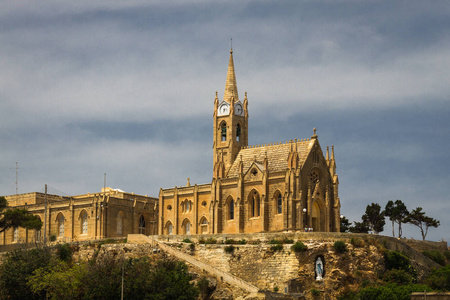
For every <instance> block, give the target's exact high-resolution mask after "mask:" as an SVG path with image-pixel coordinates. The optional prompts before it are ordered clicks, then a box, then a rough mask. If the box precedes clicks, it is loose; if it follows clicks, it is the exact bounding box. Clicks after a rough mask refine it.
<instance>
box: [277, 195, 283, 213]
mask: <svg viewBox="0 0 450 300" xmlns="http://www.w3.org/2000/svg"><path fill="white" fill-rule="evenodd" d="M282 212H283V199H282V197H281V194H278V197H277V213H278V214H281V213H282Z"/></svg>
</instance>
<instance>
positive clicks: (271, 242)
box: [268, 239, 282, 245]
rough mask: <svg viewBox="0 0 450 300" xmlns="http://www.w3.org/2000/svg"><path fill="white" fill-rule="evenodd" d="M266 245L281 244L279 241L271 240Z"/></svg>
mask: <svg viewBox="0 0 450 300" xmlns="http://www.w3.org/2000/svg"><path fill="white" fill-rule="evenodd" d="M268 244H269V245H279V244H282V243H281V241H279V240H275V239H272V240H270V241H269V243H268Z"/></svg>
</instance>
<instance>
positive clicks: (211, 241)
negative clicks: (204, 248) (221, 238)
mask: <svg viewBox="0 0 450 300" xmlns="http://www.w3.org/2000/svg"><path fill="white" fill-rule="evenodd" d="M205 244H217V240H216V239H215V238H211V237H210V238H208V239H207V240H206V242H205Z"/></svg>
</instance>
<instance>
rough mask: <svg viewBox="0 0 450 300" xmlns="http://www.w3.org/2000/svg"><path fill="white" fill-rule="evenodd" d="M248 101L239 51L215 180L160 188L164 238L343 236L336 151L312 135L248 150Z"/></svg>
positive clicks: (222, 120) (221, 107)
mask: <svg viewBox="0 0 450 300" xmlns="http://www.w3.org/2000/svg"><path fill="white" fill-rule="evenodd" d="M248 118H249V111H248V99H247V93H245V96H244V99H243V100H242V101H241V100H240V99H239V95H238V89H237V84H236V75H235V69H234V62H233V50H231V51H230V60H229V64H228V72H227V78H226V83H225V92H224V95H223V98H222V99H219V97H218V94H217V92H216V97H215V99H214V113H213V125H214V126H213V130H214V131H213V136H212V138H213V176H212V181H211V183H207V184H199V185H197V184H195V185H191V184H190V183H189V180H188V183H187V185H186V186H184V187H174V188H169V189H160V192H159V220H158V230H159V234H161V235H170V234H187V235H189V234H216V233H257V232H283V231H303V230H313V231H320V232H339V231H340V226H339V225H340V200H339V197H338V185H339V180H338V176H337V174H336V162H335V157H334V147H333V146H332V147H331V153H330V151H329V147H327V150H326V154H325V155H324V153H323V151H322V148H321V146H320V144H319V140H318V137H317V134H316V130H315V129H314V132H313V135H312V136H311V137H310V138H305V139H301V140H297V139H295V140H290V141H288V142H283V143H271V144H264V145H255V146H249V145H248Z"/></svg>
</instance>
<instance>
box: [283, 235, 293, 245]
mask: <svg viewBox="0 0 450 300" xmlns="http://www.w3.org/2000/svg"><path fill="white" fill-rule="evenodd" d="M281 242H282V243H283V244H293V243H294V240H293V239H288V238H286V237H285V238H284V239H283V240H282V241H281Z"/></svg>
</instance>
